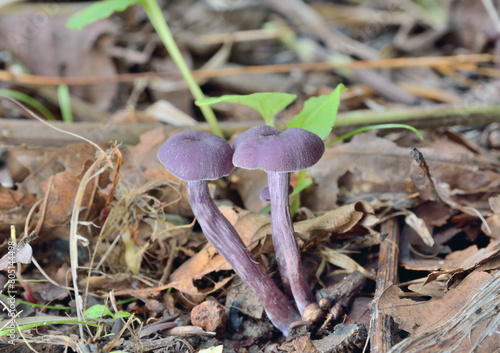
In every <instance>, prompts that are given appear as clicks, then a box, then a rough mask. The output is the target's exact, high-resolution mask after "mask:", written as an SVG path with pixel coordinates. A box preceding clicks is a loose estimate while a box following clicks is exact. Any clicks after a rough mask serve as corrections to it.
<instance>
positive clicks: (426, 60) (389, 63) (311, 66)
mask: <svg viewBox="0 0 500 353" xmlns="http://www.w3.org/2000/svg"><path fill="white" fill-rule="evenodd" d="M495 60H498V57H495V56H494V55H491V54H471V55H455V56H442V57H419V58H392V59H378V60H361V61H352V62H349V63H331V62H314V63H291V64H277V65H258V66H242V67H226V68H220V69H206V70H193V71H192V74H193V76H194V77H195V78H196V79H198V80H201V79H209V78H216V77H227V76H241V75H267V74H270V73H288V72H291V71H293V70H301V71H330V70H339V69H382V68H408V67H440V66H453V65H457V64H463V63H480V62H493V61H495ZM485 74H487V73H485ZM159 78H165V79H167V78H168V79H181V77H180V75H179V73H178V72H143V73H125V74H118V75H113V76H84V77H59V76H40V75H27V74H20V75H14V74H13V73H11V72H9V71H5V70H0V81H6V82H13V83H18V84H24V85H43V86H47V85H52V86H57V85H60V84H66V85H68V86H73V85H79V86H84V85H94V84H100V83H110V82H133V81H135V80H137V79H148V80H156V79H159Z"/></svg>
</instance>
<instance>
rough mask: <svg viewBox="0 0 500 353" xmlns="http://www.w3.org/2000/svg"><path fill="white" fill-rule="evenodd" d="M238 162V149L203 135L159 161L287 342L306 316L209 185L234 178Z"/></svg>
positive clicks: (175, 140) (186, 136) (184, 140)
mask: <svg viewBox="0 0 500 353" xmlns="http://www.w3.org/2000/svg"><path fill="white" fill-rule="evenodd" d="M232 157H233V149H232V148H231V146H230V145H229V144H228V143H227V142H226V141H224V140H223V139H221V138H220V137H218V136H216V135H213V134H210V133H208V132H201V131H184V132H181V133H178V134H176V135H174V136H172V137H170V138H169V139H168V140H167V141H166V142H165V143H164V144H163V145H162V146H161V147H160V149H159V151H158V159H159V160H160V162H161V163H162V164H163V165H164V166H165V168H166V169H167V170H168V171H169V172H170V173H172V174H173V175H174V176H176V177H177V178H179V179H182V180H184V181H186V189H187V195H188V199H189V203H190V204H191V208H192V210H193V214H194V215H195V217H196V218H197V220H198V223H199V224H200V226H201V228H202V230H203V233H204V234H205V237H206V238H207V240H208V241H209V242H210V243H211V244H212V246H213V247H214V248H215V250H217V252H218V253H219V254H221V255H222V256H223V257H224V259H225V260H226V261H227V262H228V263H229V264H230V265H231V266H232V267H233V269H234V271H235V272H236V273H237V274H238V276H240V277H241V279H242V280H243V281H244V282H245V283H246V284H247V285H248V286H249V287H250V288H251V289H252V290H253V291H254V292H255V294H256V295H257V297H258V298H259V300H260V302H261V303H262V305H263V307H264V309H265V310H266V313H267V316H268V317H269V319H270V320H271V322H272V323H273V324H274V326H276V327H277V328H278V329H280V330H281V331H282V332H283V334H284V335H285V336H286V335H287V332H288V327H289V326H290V324H292V323H293V322H295V321H299V320H300V316H299V315H298V313H297V311H296V310H295V309H294V308H293V306H292V305H291V304H290V302H289V301H288V299H287V298H286V296H285V295H284V294H283V292H281V291H280V289H279V288H278V287H277V286H276V284H275V283H274V282H273V280H272V279H271V277H270V276H269V275H268V274H267V273H266V272H265V271H264V269H263V268H262V267H261V266H260V265H259V264H258V263H257V262H256V261H255V259H254V258H253V256H252V254H251V253H250V252H249V251H248V249H247V248H246V246H245V244H244V243H243V241H242V240H241V238H240V237H239V235H238V233H237V232H236V230H235V229H234V227H233V226H232V225H231V223H229V221H228V220H227V219H226V218H225V217H224V216H223V215H222V213H221V212H220V211H219V209H218V208H217V206H216V205H215V203H214V202H213V200H212V198H211V197H210V194H209V191H208V182H207V180H216V179H219V178H221V177H223V176H226V175H228V174H229V173H230V172H231V170H232V169H233V164H232Z"/></svg>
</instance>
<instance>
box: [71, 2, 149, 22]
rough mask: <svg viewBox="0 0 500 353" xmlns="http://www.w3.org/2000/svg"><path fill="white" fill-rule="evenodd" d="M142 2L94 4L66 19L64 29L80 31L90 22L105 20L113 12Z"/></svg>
mask: <svg viewBox="0 0 500 353" xmlns="http://www.w3.org/2000/svg"><path fill="white" fill-rule="evenodd" d="M141 2H142V0H105V1H98V2H94V3H93V4H92V5H90V6H89V7H87V8H85V9H83V10H82V11H78V12H77V13H75V14H74V15H73V16H71V17H70V18H69V19H68V22H67V23H66V27H68V28H72V29H81V28H83V27H85V26H86V25H88V24H91V23H92V22H95V21H97V20H100V19H103V18H107V17H109V16H111V14H112V13H113V12H120V11H124V10H125V9H126V8H127V7H129V6H131V5H134V4H140V3H141Z"/></svg>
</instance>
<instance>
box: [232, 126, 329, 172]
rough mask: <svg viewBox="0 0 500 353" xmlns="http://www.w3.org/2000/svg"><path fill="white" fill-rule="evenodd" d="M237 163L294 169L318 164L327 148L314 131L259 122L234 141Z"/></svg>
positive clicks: (268, 167) (265, 167) (285, 169)
mask: <svg viewBox="0 0 500 353" xmlns="http://www.w3.org/2000/svg"><path fill="white" fill-rule="evenodd" d="M233 149H234V155H233V164H234V165H235V166H237V167H241V168H245V169H258V168H260V169H262V170H264V171H266V172H281V173H290V172H294V171H296V170H301V169H306V168H309V167H310V166H312V165H314V164H316V162H318V161H319V159H320V158H321V156H322V155H323V153H324V152H325V144H324V143H323V140H322V139H321V138H320V137H319V136H318V135H316V134H315V133H312V132H310V131H307V130H304V129H300V128H295V127H292V128H288V129H286V130H283V131H280V130H278V129H275V128H274V127H272V126H268V125H260V126H255V127H253V128H251V129H249V130H247V131H245V132H243V133H242V134H241V135H239V136H238V137H237V138H236V139H235V140H234V143H233Z"/></svg>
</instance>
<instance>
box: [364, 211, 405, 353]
mask: <svg viewBox="0 0 500 353" xmlns="http://www.w3.org/2000/svg"><path fill="white" fill-rule="evenodd" d="M381 231H382V232H383V233H387V238H386V239H385V241H383V242H382V243H381V244H380V254H379V260H378V268H379V270H378V273H377V281H376V289H375V298H374V300H373V302H372V306H371V312H372V314H371V320H370V326H371V330H370V345H371V352H373V353H385V352H387V351H388V350H389V349H390V348H391V346H392V345H393V344H394V342H393V329H394V328H393V325H394V324H393V322H392V318H391V317H390V316H387V315H385V314H382V313H381V312H380V311H379V309H378V299H379V298H380V296H381V295H382V293H383V292H384V290H385V289H386V288H387V287H389V286H390V285H391V284H395V283H396V281H397V276H398V263H399V261H398V259H399V245H398V243H399V226H398V224H397V220H396V219H394V218H390V219H388V220H387V222H385V223H383V224H382V230H381Z"/></svg>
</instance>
